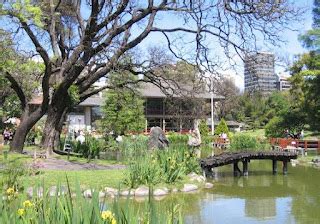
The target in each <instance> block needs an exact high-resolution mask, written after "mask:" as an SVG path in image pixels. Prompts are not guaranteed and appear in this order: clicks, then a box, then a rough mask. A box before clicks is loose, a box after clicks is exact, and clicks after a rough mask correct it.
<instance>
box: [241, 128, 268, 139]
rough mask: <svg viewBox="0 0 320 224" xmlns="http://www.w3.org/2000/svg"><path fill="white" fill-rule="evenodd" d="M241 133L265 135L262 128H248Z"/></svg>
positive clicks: (255, 135) (257, 135) (256, 135)
mask: <svg viewBox="0 0 320 224" xmlns="http://www.w3.org/2000/svg"><path fill="white" fill-rule="evenodd" d="M241 133H244V134H248V135H250V136H252V137H255V138H261V137H265V132H264V129H256V130H248V131H243V132H241Z"/></svg>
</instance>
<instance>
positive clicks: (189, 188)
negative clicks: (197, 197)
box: [180, 184, 198, 192]
mask: <svg viewBox="0 0 320 224" xmlns="http://www.w3.org/2000/svg"><path fill="white" fill-rule="evenodd" d="M196 190H198V186H197V185H195V184H184V185H183V188H182V189H181V190H180V191H181V192H191V191H196Z"/></svg>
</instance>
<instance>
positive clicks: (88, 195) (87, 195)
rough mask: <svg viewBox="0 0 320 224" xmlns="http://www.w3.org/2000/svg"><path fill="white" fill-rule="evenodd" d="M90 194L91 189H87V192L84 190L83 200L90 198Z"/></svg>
mask: <svg viewBox="0 0 320 224" xmlns="http://www.w3.org/2000/svg"><path fill="white" fill-rule="evenodd" d="M92 193H93V191H92V190H91V189H88V190H85V191H84V192H83V196H84V197H85V198H92Z"/></svg>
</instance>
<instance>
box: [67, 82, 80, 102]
mask: <svg viewBox="0 0 320 224" xmlns="http://www.w3.org/2000/svg"><path fill="white" fill-rule="evenodd" d="M68 95H69V97H70V100H71V103H72V105H77V104H78V103H79V102H80V95H79V88H78V87H77V86H76V85H71V86H70V87H69V89H68Z"/></svg>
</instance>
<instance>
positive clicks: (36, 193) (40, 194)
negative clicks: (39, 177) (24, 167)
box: [26, 187, 43, 198]
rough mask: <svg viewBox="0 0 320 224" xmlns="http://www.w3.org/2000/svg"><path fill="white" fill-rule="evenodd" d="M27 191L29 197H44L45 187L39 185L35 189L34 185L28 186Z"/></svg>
mask: <svg viewBox="0 0 320 224" xmlns="http://www.w3.org/2000/svg"><path fill="white" fill-rule="evenodd" d="M26 193H27V195H28V197H29V198H33V197H38V198H41V197H43V188H42V187H39V188H36V189H35V190H34V189H33V187H28V188H27V190H26Z"/></svg>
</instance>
